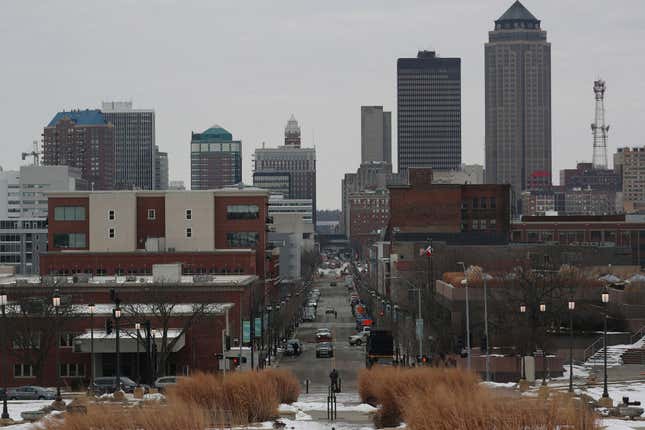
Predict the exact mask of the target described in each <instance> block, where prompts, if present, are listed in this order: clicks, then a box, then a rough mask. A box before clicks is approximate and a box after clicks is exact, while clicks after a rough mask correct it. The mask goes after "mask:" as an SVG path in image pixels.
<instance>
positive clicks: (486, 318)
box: [482, 273, 490, 382]
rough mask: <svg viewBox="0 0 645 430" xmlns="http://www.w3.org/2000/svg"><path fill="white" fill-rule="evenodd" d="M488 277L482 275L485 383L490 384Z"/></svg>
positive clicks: (484, 274)
mask: <svg viewBox="0 0 645 430" xmlns="http://www.w3.org/2000/svg"><path fill="white" fill-rule="evenodd" d="M487 277H488V275H487V274H486V273H482V278H483V279H484V336H485V337H486V381H489V382H490V351H489V350H488V294H487V289H486V278H487Z"/></svg>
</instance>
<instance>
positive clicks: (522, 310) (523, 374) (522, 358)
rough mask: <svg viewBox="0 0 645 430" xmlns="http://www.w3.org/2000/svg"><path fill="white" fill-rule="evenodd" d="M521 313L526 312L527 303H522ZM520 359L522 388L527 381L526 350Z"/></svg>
mask: <svg viewBox="0 0 645 430" xmlns="http://www.w3.org/2000/svg"><path fill="white" fill-rule="evenodd" d="M520 313H521V314H522V315H524V314H525V313H526V305H520ZM522 349H523V348H522ZM520 359H521V366H520V367H521V370H520V371H521V372H522V377H521V378H520V389H521V385H522V381H526V364H525V363H524V361H525V357H524V352H522V356H521V357H520Z"/></svg>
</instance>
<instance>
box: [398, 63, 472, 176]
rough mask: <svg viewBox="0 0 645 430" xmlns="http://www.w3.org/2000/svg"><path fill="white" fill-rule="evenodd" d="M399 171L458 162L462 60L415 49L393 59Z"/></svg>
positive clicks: (449, 167)
mask: <svg viewBox="0 0 645 430" xmlns="http://www.w3.org/2000/svg"><path fill="white" fill-rule="evenodd" d="M397 105H398V112H397V116H398V127H397V128H398V130H397V132H398V145H399V147H398V163H399V172H400V171H402V170H405V169H407V168H409V167H432V168H433V169H438V170H452V169H459V168H460V166H461V59H460V58H440V57H437V56H436V54H435V53H434V52H432V51H419V53H418V55H417V58H399V59H398V61H397Z"/></svg>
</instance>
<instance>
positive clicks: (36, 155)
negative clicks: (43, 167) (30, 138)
mask: <svg viewBox="0 0 645 430" xmlns="http://www.w3.org/2000/svg"><path fill="white" fill-rule="evenodd" d="M27 157H33V159H34V163H33V165H34V166H38V165H40V152H38V141H37V140H34V149H33V150H32V151H31V152H23V153H22V159H23V160H26V159H27Z"/></svg>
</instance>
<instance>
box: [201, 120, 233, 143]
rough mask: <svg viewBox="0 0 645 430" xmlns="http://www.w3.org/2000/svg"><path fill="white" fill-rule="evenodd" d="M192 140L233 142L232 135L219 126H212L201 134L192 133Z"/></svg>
mask: <svg viewBox="0 0 645 430" xmlns="http://www.w3.org/2000/svg"><path fill="white" fill-rule="evenodd" d="M192 139H193V140H194V141H195V140H196V141H204V140H219V141H223V142H230V141H233V135H232V134H231V133H230V132H229V131H228V130H226V129H225V128H224V127H222V126H221V125H218V124H214V125H212V126H211V127H209V128H207V129H206V130H204V131H203V132H201V133H193V135H192Z"/></svg>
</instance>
